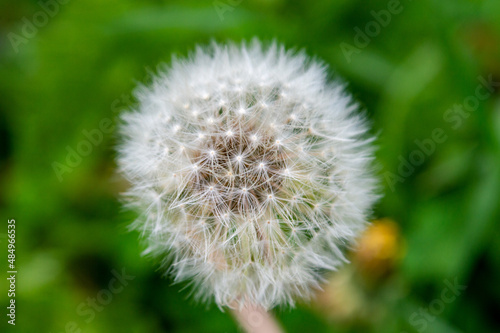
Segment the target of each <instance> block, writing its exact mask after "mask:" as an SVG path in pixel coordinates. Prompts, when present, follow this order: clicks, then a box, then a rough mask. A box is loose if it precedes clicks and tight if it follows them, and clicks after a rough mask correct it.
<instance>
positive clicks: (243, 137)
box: [118, 40, 377, 309]
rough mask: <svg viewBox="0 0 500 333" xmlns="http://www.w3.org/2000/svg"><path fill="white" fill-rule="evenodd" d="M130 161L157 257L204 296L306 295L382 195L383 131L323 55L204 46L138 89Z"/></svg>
mask: <svg viewBox="0 0 500 333" xmlns="http://www.w3.org/2000/svg"><path fill="white" fill-rule="evenodd" d="M136 97H137V99H138V106H137V108H136V109H135V110H133V111H130V112H127V113H125V114H124V115H123V117H122V118H123V121H124V123H123V124H122V126H121V135H122V143H121V144H120V146H119V157H118V164H119V167H120V171H121V172H122V174H124V175H125V177H126V178H127V179H128V180H129V182H130V183H131V188H130V190H129V191H128V192H127V193H126V197H127V199H128V203H129V204H130V205H131V206H132V207H133V208H134V209H137V210H138V211H140V213H141V216H140V217H139V219H138V220H137V221H136V222H135V223H134V224H133V227H134V228H135V229H137V230H139V231H140V232H141V234H142V237H143V238H144V239H145V242H146V244H147V246H148V247H147V250H146V253H151V254H153V255H155V256H156V257H158V258H160V259H161V260H162V263H163V265H164V266H165V267H166V268H168V272H169V273H170V274H171V275H172V276H173V277H174V278H175V281H184V280H191V282H192V283H193V284H194V293H195V296H197V297H199V298H201V299H203V300H214V301H215V302H216V303H217V304H218V305H219V306H229V307H238V306H239V307H242V306H245V305H246V304H248V305H250V304H253V305H259V306H262V307H264V308H266V309H269V308H272V307H274V306H276V305H279V304H290V305H293V304H294V300H295V299H296V298H308V297H309V296H311V295H312V292H313V291H314V289H315V288H316V287H318V286H319V282H320V281H321V280H322V276H323V274H324V273H325V272H326V271H329V270H335V269H336V268H337V267H338V266H339V265H341V264H342V263H343V262H345V261H346V260H345V258H344V256H343V252H344V250H345V249H346V247H347V246H349V244H352V241H353V240H354V239H355V237H356V236H357V235H359V233H360V232H361V231H362V230H363V229H364V227H365V225H366V221H367V218H368V214H369V213H370V210H371V206H372V205H373V203H374V202H375V200H376V198H377V195H376V194H375V188H376V181H375V178H374V176H373V172H372V160H373V148H372V146H371V141H372V138H370V137H368V136H367V126H366V124H365V122H364V120H363V117H362V116H361V115H360V114H359V112H358V106H357V105H356V104H355V103H354V102H353V100H352V99H351V97H350V96H349V95H348V94H347V93H346V92H345V91H344V88H343V85H341V84H339V83H328V81H327V74H326V68H325V66H324V65H323V64H319V63H317V62H316V61H312V60H310V59H309V58H308V57H307V56H306V55H304V53H300V52H299V53H297V52H290V51H286V50H285V49H284V48H283V47H281V46H279V45H277V44H276V43H273V44H271V45H270V46H268V47H263V46H261V44H260V43H259V42H258V41H257V40H254V41H253V42H252V43H250V44H245V43H243V44H241V45H235V44H228V45H217V44H215V43H213V44H212V45H211V46H210V47H206V48H201V47H199V48H197V50H196V52H194V53H193V54H192V55H191V56H190V58H189V59H186V60H173V64H172V65H171V67H170V68H168V69H166V70H164V71H163V72H161V73H160V74H159V75H158V76H157V77H156V78H155V79H154V80H153V83H151V84H150V85H149V86H141V87H140V88H138V90H137V92H136Z"/></svg>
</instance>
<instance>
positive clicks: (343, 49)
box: [0, 0, 500, 333]
mask: <svg viewBox="0 0 500 333" xmlns="http://www.w3.org/2000/svg"><path fill="white" fill-rule="evenodd" d="M63 2H64V3H63ZM44 13H45V14H44ZM388 13H389V15H387V14H388ZM377 20H378V21H377ZM254 36H257V37H259V38H260V39H262V40H265V41H270V40H272V39H274V38H275V39H276V40H278V41H279V42H282V43H284V44H285V45H286V46H287V47H297V48H298V49H302V48H304V49H305V50H306V52H307V53H308V54H310V55H314V56H317V57H318V58H320V59H323V60H324V61H325V62H326V63H327V64H328V65H329V66H330V69H331V72H332V73H335V74H332V77H335V75H340V76H342V77H343V78H344V79H345V80H346V81H347V82H348V83H349V87H348V90H349V91H350V92H351V93H352V94H353V95H354V96H355V98H356V99H357V100H358V101H359V102H360V103H361V104H362V106H363V107H364V108H365V109H366V110H367V113H368V115H369V117H370V118H371V119H372V122H373V132H374V133H375V134H378V136H379V140H378V142H377V144H378V146H379V151H378V154H377V161H378V163H379V164H380V166H381V168H380V178H381V182H382V184H383V186H384V192H385V196H384V198H383V199H382V200H381V201H380V203H379V204H378V205H377V207H376V211H375V214H374V217H376V218H386V219H383V220H382V221H378V222H376V223H375V227H374V229H371V233H370V232H369V233H368V234H367V235H365V237H364V238H363V239H362V241H361V243H360V249H358V251H356V252H354V253H353V254H351V255H350V257H352V258H353V263H352V265H349V266H346V267H344V268H343V269H341V270H340V271H339V272H337V273H336V274H334V275H333V276H332V277H331V282H330V285H328V286H326V287H325V291H324V292H322V293H320V294H319V296H318V299H317V300H316V301H315V302H313V303H311V304H307V303H299V304H298V305H297V307H296V308H295V309H288V308H278V309H275V311H274V313H275V315H276V316H277V317H278V319H279V321H280V322H281V323H282V325H283V326H284V328H285V329H286V331H287V332H398V333H402V332H407V333H411V332H429V333H430V332H499V331H500V283H499V282H500V255H499V253H500V232H499V227H500V224H499V223H498V222H499V218H500V214H499V213H500V209H499V207H500V199H499V198H500V193H499V192H500V94H499V85H500V84H499V83H498V82H500V61H499V60H500V1H498V0H434V1H431V0H419V1H411V0H402V1H401V2H400V3H399V4H398V2H395V0H392V1H386V0H373V1H363V0H351V1H349V0H339V1H327V0H316V1H299V0H295V1H286V0H220V1H211V0H210V1H186V0H183V1H181V0H179V1H161V0H146V1H130V0H121V1H118V0H106V1H103V0H99V1H97V0H72V1H68V0H64V1H63V0H60V1H59V2H56V1H55V0H52V1H44V0H42V2H38V1H37V0H32V1H28V0H22V1H21V0H19V1H13V0H3V1H1V2H0V138H1V149H0V184H1V188H0V212H1V214H0V215H1V216H2V219H3V221H5V222H3V223H2V225H3V227H2V230H0V242H1V245H0V248H1V249H2V252H3V253H4V255H0V257H2V258H3V259H1V260H0V261H1V262H2V265H1V267H2V268H1V270H2V273H1V276H2V277H3V276H4V274H5V271H6V270H7V268H6V264H7V245H6V244H7V242H6V240H7V238H6V233H7V219H8V218H15V219H16V222H17V243H16V244H17V269H18V272H19V273H18V279H17V293H16V302H17V303H16V304H17V325H16V326H15V327H11V326H10V325H7V323H6V321H7V319H6V316H5V312H6V310H5V307H6V306H7V304H8V298H7V289H8V285H7V283H6V280H5V278H2V279H1V281H0V289H1V291H0V304H1V305H2V309H4V310H2V315H1V318H2V320H1V322H0V331H2V332H5V331H7V332H53V333H61V332H86V333H87V332H88V333H93V332H235V331H237V330H238V326H237V325H236V324H235V323H234V321H233V319H232V318H231V316H230V315H229V314H227V313H222V312H221V311H219V309H218V308H217V307H216V306H214V305H211V306H208V307H207V306H205V305H200V304H197V303H196V302H194V301H193V300H192V299H191V298H189V297H188V295H189V292H188V290H182V289H183V288H184V287H186V285H172V280H171V279H169V278H162V277H161V272H158V271H156V266H155V264H154V263H152V262H150V261H149V260H147V259H145V258H143V257H141V255H140V253H141V251H142V246H141V245H140V243H139V242H138V235H137V234H136V233H129V232H127V229H126V226H127V225H128V223H129V222H130V221H132V220H133V219H134V217H135V214H134V213H132V212H127V211H124V210H123V209H122V208H121V205H120V204H119V202H118V200H117V196H118V194H119V193H120V192H121V191H123V190H124V189H125V188H126V186H127V185H126V184H125V183H124V181H123V180H121V179H120V178H119V177H118V176H117V175H116V174H115V167H116V166H115V162H114V155H115V154H114V151H113V147H114V145H115V143H116V133H115V131H114V130H112V131H110V130H109V129H108V130H107V131H103V130H99V129H100V126H103V123H104V124H105V123H106V122H107V121H112V122H113V123H112V124H115V123H116V120H117V115H118V114H119V113H120V110H122V109H124V108H127V107H128V106H130V105H132V104H133V103H134V101H133V98H132V97H131V92H132V90H133V88H134V86H135V85H136V84H137V82H147V81H148V75H149V73H151V72H155V71H156V70H157V65H158V64H159V63H161V62H167V63H169V62H170V59H171V54H175V55H177V56H185V55H187V54H188V53H189V51H191V50H192V49H193V47H194V46H195V45H196V44H206V43H208V42H209V41H210V40H211V39H214V40H216V41H221V42H224V41H226V40H234V41H240V40H242V39H247V40H248V39H250V38H252V37H254ZM478 77H482V78H483V79H484V80H486V81H487V80H491V82H490V84H489V85H488V84H486V85H484V82H483V79H479V78H478ZM450 110H451V111H450ZM113 126H114V125H111V127H113ZM93 130H97V131H100V133H101V134H102V142H99V141H100V140H97V141H95V143H92V144H91V145H90V149H88V148H89V147H88V146H85V144H84V143H82V142H85V141H87V142H88V139H87V137H86V135H85V133H86V131H89V132H92V131H93ZM436 131H437V132H436ZM96 138H98V136H97V137H96ZM85 148H87V149H88V150H89V152H88V154H85V155H86V156H80V157H81V160H78V159H76V160H69V161H68V160H67V155H68V149H69V150H72V149H74V150H77V149H82V150H85ZM54 162H56V164H54ZM57 163H59V164H57ZM69 164H71V165H69ZM61 165H64V166H65V167H64V168H63V169H61ZM54 168H56V169H57V170H59V171H58V172H56V170H55V169H54ZM61 170H63V171H61ZM58 174H59V175H58ZM123 270H125V272H126V274H127V275H129V276H130V277H129V279H128V280H127V279H126V280H125V281H124V282H123V284H126V285H122V286H121V287H120V288H118V287H116V286H115V288H112V289H110V285H109V283H110V282H111V281H115V280H113V277H114V275H115V274H117V273H119V274H121V273H122V272H123ZM454 284H458V285H459V286H458V287H457V286H456V285H455V287H453V285H454ZM117 285H118V284H117ZM450 285H451V287H450ZM461 286H466V289H465V290H463V288H462V287H461ZM110 290H113V292H110ZM93 299H95V300H96V301H95V302H96V303H95V304H94V305H92V304H91V303H89V302H92V300H93Z"/></svg>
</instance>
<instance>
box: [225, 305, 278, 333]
mask: <svg viewBox="0 0 500 333" xmlns="http://www.w3.org/2000/svg"><path fill="white" fill-rule="evenodd" d="M231 312H232V313H233V316H234V317H235V318H236V320H237V321H238V322H239V323H240V325H241V326H242V328H243V329H244V330H245V331H246V332H247V333H283V332H284V331H283V329H282V328H281V327H280V325H279V324H278V322H277V321H276V319H275V318H274V317H273V316H272V315H271V314H270V313H269V312H267V311H266V310H265V309H264V308H263V307H260V306H256V305H247V306H245V307H243V308H241V309H239V308H234V309H231Z"/></svg>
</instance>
